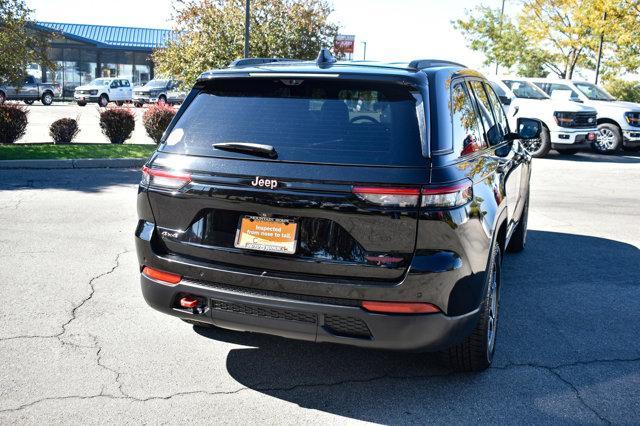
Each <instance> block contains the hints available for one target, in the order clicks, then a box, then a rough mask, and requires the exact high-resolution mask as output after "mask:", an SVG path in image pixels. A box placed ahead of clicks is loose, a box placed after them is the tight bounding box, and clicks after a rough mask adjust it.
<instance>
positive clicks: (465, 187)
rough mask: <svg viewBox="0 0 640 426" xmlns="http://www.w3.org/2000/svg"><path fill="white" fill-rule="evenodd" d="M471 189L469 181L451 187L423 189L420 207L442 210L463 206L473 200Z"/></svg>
mask: <svg viewBox="0 0 640 426" xmlns="http://www.w3.org/2000/svg"><path fill="white" fill-rule="evenodd" d="M472 188H473V187H472V184H471V182H470V181H469V182H465V183H462V184H457V185H451V186H441V187H423V188H422V203H421V204H422V207H427V208H438V207H440V208H442V207H459V206H463V205H465V204H467V203H468V202H469V201H471V199H472V198H473V189H472Z"/></svg>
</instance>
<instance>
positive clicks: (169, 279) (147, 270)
mask: <svg viewBox="0 0 640 426" xmlns="http://www.w3.org/2000/svg"><path fill="white" fill-rule="evenodd" d="M142 273H143V274H145V275H146V276H148V277H149V278H153V279H154V280H158V281H162V282H165V283H167V284H178V283H179V282H180V281H181V280H182V276H181V275H178V274H172V273H171V272H166V271H161V270H160V269H155V268H151V267H149V266H145V267H144V268H143V269H142Z"/></svg>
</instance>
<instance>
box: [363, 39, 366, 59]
mask: <svg viewBox="0 0 640 426" xmlns="http://www.w3.org/2000/svg"><path fill="white" fill-rule="evenodd" d="M362 45H363V47H364V52H363V54H362V60H363V61H366V60H367V42H366V41H363V42H362Z"/></svg>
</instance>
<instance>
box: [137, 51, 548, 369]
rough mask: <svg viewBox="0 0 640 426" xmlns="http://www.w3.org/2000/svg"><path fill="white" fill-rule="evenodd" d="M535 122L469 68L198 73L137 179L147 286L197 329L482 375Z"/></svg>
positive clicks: (332, 66)
mask: <svg viewBox="0 0 640 426" xmlns="http://www.w3.org/2000/svg"><path fill="white" fill-rule="evenodd" d="M539 131H540V125H539V122H537V121H535V120H523V121H522V122H520V123H519V133H513V132H511V131H510V129H509V126H508V124H507V120H506V118H505V115H504V113H503V111H502V109H501V106H500V102H499V100H498V97H497V96H496V94H495V93H494V92H493V90H492V89H491V86H490V85H489V84H488V83H487V81H486V80H485V79H484V78H483V77H482V76H481V75H480V74H478V73H477V72H474V71H471V70H469V69H466V68H465V67H464V66H461V65H459V64H455V63H451V62H446V61H437V60H418V61H413V62H411V63H408V64H407V63H403V64H400V63H386V64H382V63H370V62H363V63H358V62H345V63H342V62H336V61H335V60H334V59H333V58H332V57H331V55H330V54H328V52H326V51H323V52H321V54H320V55H319V57H318V60H317V61H309V62H304V61H282V60H275V59H274V60H269V59H252V60H246V61H237V62H236V63H234V64H233V65H232V66H230V67H229V68H227V69H223V70H214V71H210V72H206V73H204V74H202V75H201V76H200V78H199V79H198V81H197V83H196V84H195V86H194V88H193V90H192V91H191V93H190V94H189V95H188V96H187V98H186V100H185V103H184V104H183V105H182V107H181V108H180V110H179V112H178V113H177V115H176V117H175V118H174V120H173V122H172V123H171V125H170V126H169V128H168V129H167V132H166V133H165V136H164V139H163V141H162V143H161V145H160V146H159V148H158V150H157V152H156V153H155V154H154V155H153V156H152V158H151V159H150V160H149V162H148V163H147V164H146V166H145V167H144V169H143V179H142V182H141V184H140V188H139V193H138V214H139V218H140V220H139V222H138V226H137V229H136V233H135V235H136V246H137V252H138V259H139V264H140V272H141V282H142V292H143V294H144V297H145V299H146V301H147V302H148V303H149V305H151V306H152V307H154V308H155V309H158V310H160V311H162V312H165V313H167V314H170V315H174V316H176V317H179V318H181V319H183V320H185V321H187V322H191V323H193V324H196V325H198V324H199V325H213V326H218V327H223V328H227V329H233V330H239V331H249V332H259V333H269V334H274V335H279V336H284V337H289V338H294V339H301V340H309V341H315V342H333V343H344V344H350V345H356V346H363V347H370V348H384V349H399V350H421V351H422V350H424V351H436V350H439V351H442V352H443V354H444V355H445V356H446V357H447V358H448V360H449V361H450V363H451V364H452V365H453V366H454V367H456V368H458V369H461V370H466V371H473V370H482V369H484V368H486V367H488V366H489V364H490V363H491V360H492V356H493V353H494V348H495V340H496V326H497V321H498V307H499V292H500V286H501V276H500V267H501V262H502V258H503V254H504V253H505V251H507V250H511V251H519V250H522V249H523V248H524V244H525V238H526V232H527V210H528V199H529V176H530V164H531V158H530V156H529V155H528V154H527V152H526V151H525V150H524V149H523V147H522V145H521V140H522V139H525V138H535V137H537V136H538V135H539Z"/></svg>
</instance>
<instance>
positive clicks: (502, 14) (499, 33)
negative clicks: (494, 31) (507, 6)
mask: <svg viewBox="0 0 640 426" xmlns="http://www.w3.org/2000/svg"><path fill="white" fill-rule="evenodd" d="M503 20H504V0H502V9H500V31H499V32H498V37H499V38H500V37H502V21H503ZM496 74H498V59H496Z"/></svg>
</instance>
